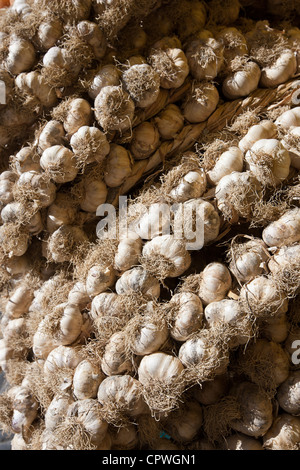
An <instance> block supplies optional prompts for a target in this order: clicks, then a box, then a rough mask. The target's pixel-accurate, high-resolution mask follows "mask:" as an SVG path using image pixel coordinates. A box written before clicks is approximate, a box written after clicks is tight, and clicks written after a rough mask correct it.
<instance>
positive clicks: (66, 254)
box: [47, 225, 88, 263]
mask: <svg viewBox="0 0 300 470" xmlns="http://www.w3.org/2000/svg"><path fill="white" fill-rule="evenodd" d="M87 242H88V237H87V235H86V234H85V232H84V231H83V230H82V229H81V228H80V227H78V226H76V225H61V226H60V227H59V228H58V229H57V230H55V232H53V233H52V234H51V236H50V238H49V240H48V246H47V251H48V254H49V256H50V258H51V259H52V260H53V261H54V262H55V263H63V262H65V261H70V260H71V259H72V257H73V256H74V255H75V251H76V249H78V248H79V247H80V246H81V245H82V244H85V243H87Z"/></svg>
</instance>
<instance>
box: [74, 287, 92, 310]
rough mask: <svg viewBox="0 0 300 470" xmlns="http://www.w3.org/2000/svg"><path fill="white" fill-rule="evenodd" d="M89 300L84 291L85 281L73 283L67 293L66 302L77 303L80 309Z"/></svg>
mask: <svg viewBox="0 0 300 470" xmlns="http://www.w3.org/2000/svg"><path fill="white" fill-rule="evenodd" d="M90 302H91V298H90V296H89V295H88V294H87V292H86V286H85V283H84V282H82V281H78V282H76V283H75V284H74V286H73V287H72V289H71V290H70V292H69V295H68V303H70V304H72V305H77V306H78V307H79V309H80V310H82V309H83V308H85V307H86V306H87V305H88V304H89V303H90Z"/></svg>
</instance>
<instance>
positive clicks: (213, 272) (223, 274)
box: [198, 262, 232, 305]
mask: <svg viewBox="0 0 300 470" xmlns="http://www.w3.org/2000/svg"><path fill="white" fill-rule="evenodd" d="M231 284H232V279H231V275H230V271H229V269H228V268H227V267H226V266H225V264H223V263H219V262H212V263H209V264H208V265H207V266H206V267H205V268H204V270H203V271H202V273H201V280H200V284H199V292H198V295H199V297H200V299H201V300H202V302H203V305H208V304H209V303H211V302H216V301H218V300H222V299H224V298H225V297H226V295H227V292H228V291H229V289H230V288H231Z"/></svg>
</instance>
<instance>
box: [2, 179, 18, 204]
mask: <svg viewBox="0 0 300 470" xmlns="http://www.w3.org/2000/svg"><path fill="white" fill-rule="evenodd" d="M17 179H18V175H17V174H16V173H14V172H13V171H3V172H2V173H1V174H0V201H1V202H2V203H3V204H8V203H9V202H12V201H13V200H14V195H13V187H14V184H15V182H16V180H17Z"/></svg>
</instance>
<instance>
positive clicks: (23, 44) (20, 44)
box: [5, 33, 36, 75]
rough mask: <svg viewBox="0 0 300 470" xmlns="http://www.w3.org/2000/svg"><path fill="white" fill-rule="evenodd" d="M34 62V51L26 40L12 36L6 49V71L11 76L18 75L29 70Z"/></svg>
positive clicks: (15, 35)
mask: <svg viewBox="0 0 300 470" xmlns="http://www.w3.org/2000/svg"><path fill="white" fill-rule="evenodd" d="M35 60H36V54H35V49H34V47H33V45H32V44H31V43H30V42H29V41H27V40H26V39H22V38H20V37H18V36H17V34H15V33H14V34H13V35H12V36H11V39H10V44H9V47H8V55H7V58H6V61H5V64H6V68H7V70H8V71H9V72H10V73H11V74H12V75H18V74H19V73H22V72H27V71H28V70H30V69H31V68H32V67H33V65H34V63H35Z"/></svg>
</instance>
